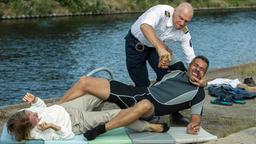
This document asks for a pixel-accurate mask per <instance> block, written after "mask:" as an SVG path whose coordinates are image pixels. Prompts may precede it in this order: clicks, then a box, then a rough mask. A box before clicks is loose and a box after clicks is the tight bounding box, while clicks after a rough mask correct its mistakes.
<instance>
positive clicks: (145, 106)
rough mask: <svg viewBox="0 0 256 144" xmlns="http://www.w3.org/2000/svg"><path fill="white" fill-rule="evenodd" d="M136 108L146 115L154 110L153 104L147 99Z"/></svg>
mask: <svg viewBox="0 0 256 144" xmlns="http://www.w3.org/2000/svg"><path fill="white" fill-rule="evenodd" d="M135 107H136V108H137V109H138V110H140V111H142V112H144V113H146V112H150V111H152V110H153V109H154V106H153V104H152V103H151V102H150V101H149V100H147V99H144V100H141V101H140V102H138V103H137V104H136V105H135Z"/></svg>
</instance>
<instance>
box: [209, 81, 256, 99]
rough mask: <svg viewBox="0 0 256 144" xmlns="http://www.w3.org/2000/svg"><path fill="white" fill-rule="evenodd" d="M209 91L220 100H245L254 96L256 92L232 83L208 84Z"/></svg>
mask: <svg viewBox="0 0 256 144" xmlns="http://www.w3.org/2000/svg"><path fill="white" fill-rule="evenodd" d="M208 93H209V94H210V95H211V96H213V97H217V98H219V99H220V100H221V99H225V100H226V101H233V100H243V99H248V98H254V97H255V96H256V92H248V91H246V90H244V89H241V88H233V87H232V86H231V85H227V84H223V85H210V86H208Z"/></svg>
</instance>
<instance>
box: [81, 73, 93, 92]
mask: <svg viewBox="0 0 256 144" xmlns="http://www.w3.org/2000/svg"><path fill="white" fill-rule="evenodd" d="M92 79H93V78H92V77H89V76H82V77H80V79H79V81H78V85H79V86H80V87H82V88H83V90H86V88H88V86H89V84H90V83H91V81H92Z"/></svg>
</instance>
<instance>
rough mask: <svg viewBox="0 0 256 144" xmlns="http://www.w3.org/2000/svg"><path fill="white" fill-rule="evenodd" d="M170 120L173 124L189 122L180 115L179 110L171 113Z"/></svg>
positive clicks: (186, 123)
mask: <svg viewBox="0 0 256 144" xmlns="http://www.w3.org/2000/svg"><path fill="white" fill-rule="evenodd" d="M171 118H172V122H173V123H174V124H178V125H182V126H187V125H188V124H189V120H188V119H187V118H185V117H184V116H183V115H181V114H180V113H179V112H175V113H172V114H171Z"/></svg>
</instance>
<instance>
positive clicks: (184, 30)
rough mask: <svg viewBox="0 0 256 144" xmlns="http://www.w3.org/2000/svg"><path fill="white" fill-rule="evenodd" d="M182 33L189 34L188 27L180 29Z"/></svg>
mask: <svg viewBox="0 0 256 144" xmlns="http://www.w3.org/2000/svg"><path fill="white" fill-rule="evenodd" d="M182 31H183V32H184V33H185V34H187V33H188V32H189V30H188V27H187V26H185V27H184V28H182Z"/></svg>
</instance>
